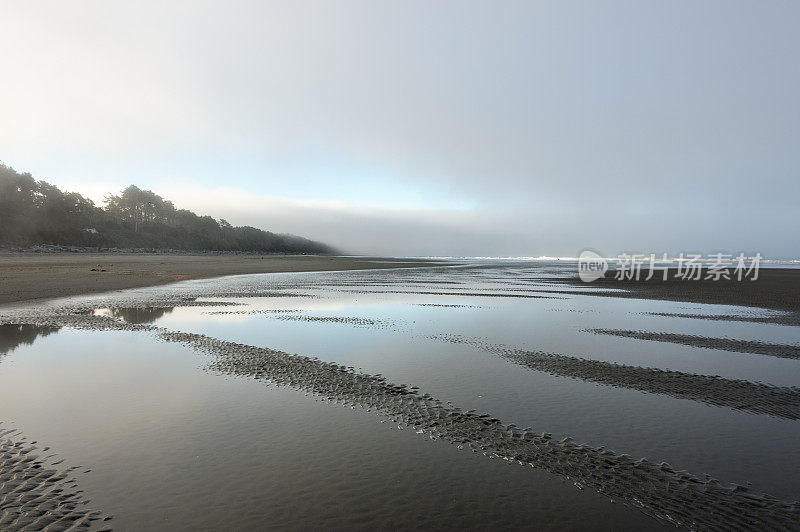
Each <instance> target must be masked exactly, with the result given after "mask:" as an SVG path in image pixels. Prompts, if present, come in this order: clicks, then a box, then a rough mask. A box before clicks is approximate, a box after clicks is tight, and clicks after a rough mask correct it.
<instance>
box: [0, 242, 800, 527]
mask: <svg viewBox="0 0 800 532" xmlns="http://www.w3.org/2000/svg"><path fill="white" fill-rule="evenodd" d="M34 258H38V257H34ZM68 258H69V259H71V260H76V261H77V262H76V263H74V264H71V265H69V264H68V265H67V266H65V267H64V268H65V271H68V269H69V267H72V268H74V270H73V271H76V272H78V271H79V270H81V269H85V267H86V266H91V267H94V268H96V267H97V264H101V263H100V262H96V264H95V265H91V264H89V263H86V262H80V261H85V260H86V259H85V258H84V257H78V258H75V259H72V257H68ZM117 258H118V257H117V256H114V257H113V259H117ZM123 258H124V257H123ZM217 258H218V257H187V258H186V259H184V260H185V261H186V262H187V263H188V264H190V265H191V267H196V268H202V265H203V264H205V262H204V261H209V262H210V263H213V261H214V260H216V259H217ZM222 258H223V259H227V257H222ZM47 259H48V257H45V260H47ZM78 259H80V260H78ZM232 259H236V260H241V261H242V263H244V264H245V266H241V265H240V266H237V267H242V268H245V267H253V268H256V269H258V268H257V267H256V266H252V264H250V265H248V264H247V260H251V261H253V262H255V261H259V260H261V259H258V258H255V257H253V258H250V257H233V258H232ZM61 260H65V261H66V259H61ZM136 260H138V261H140V262H139V266H137V265H135V264H133V263H134V262H135V261H136ZM158 260H159V257H157V256H156V257H150V256H147V257H144V258H141V257H132V258H131V262H130V263H128V264H129V265H128V266H127V267H128V268H129V269H135V268H141V269H142V270H146V271H148V272H150V275H153V273H152V272H154V271H159V272H167V271H172V272H175V273H173V275H188V273H187V272H190V271H191V268H190V266H184V265H181V264H177V265H176V264H160V263H159V262H157V261H158ZM161 260H164V259H163V258H161ZM264 260H265V261H267V260H268V259H264ZM281 260H284V261H286V262H284V263H283V264H281V263H280V261H281ZM325 260H329V258H326V257H308V258H306V257H298V258H294V257H285V258H283V257H281V258H277V259H276V260H275V262H273V263H271V265H272V266H274V267H275V268H276V270H277V271H275V272H274V273H268V274H264V275H234V276H222V277H216V278H211V277H208V275H204V274H203V272H200V273H196V272H195V273H194V277H195V278H194V279H186V280H182V281H178V282H174V283H163V284H158V286H151V285H152V284H155V283H162V282H163V279H159V278H157V279H156V281H155V282H150V283H149V284H148V285H144V286H138V287H134V288H131V289H127V290H116V291H113V292H98V293H94V292H93V293H88V294H84V295H78V296H73V297H68V298H62V299H50V300H37V301H27V302H21V303H17V304H13V305H6V306H5V307H3V308H0V339H1V340H2V342H0V481H4V482H6V483H9V482H10V483H12V484H13V483H14V482H15V479H17V478H25V479H26V480H25V483H24V484H23V485H21V489H19V490H15V491H14V492H13V494H12V497H11V498H9V499H8V500H9V501H10V502H11V503H13V504H11V505H9V506H7V509H6V510H4V511H0V525H4V524H8V525H11V526H12V527H18V528H19V527H21V526H22V525H26V524H28V525H30V524H33V525H35V526H43V525H45V524H47V523H52V522H55V521H58V522H60V523H66V524H70V525H73V526H84V525H86V526H87V527H89V528H91V529H110V528H119V529H129V528H137V527H146V528H149V529H154V530H160V529H163V530H167V529H175V528H206V529H223V528H240V529H242V528H244V529H246V528H256V527H259V526H263V524H264V523H271V524H273V525H274V526H276V527H286V528H343V529H344V528H347V529H351V528H356V527H369V528H374V529H393V528H411V527H414V528H425V529H432V530H436V529H447V528H451V527H453V526H458V527H463V528H481V529H520V528H531V527H535V528H537V529H544V530H565V529H569V530H575V529H596V528H614V529H637V530H645V529H661V528H662V527H663V525H670V526H678V527H685V528H693V529H698V528H699V529H717V528H747V527H754V526H755V527H759V528H762V529H795V528H798V526H800V508H798V506H797V504H796V503H793V502H791V501H795V500H797V499H798V498H800V486H798V484H797V482H796V476H795V475H794V474H787V471H794V470H796V469H797V468H798V467H800V454H798V452H797V450H796V441H797V440H798V438H800V424H799V422H798V420H800V387H799V386H798V384H800V371H799V367H798V361H800V341H799V339H800V334H798V326H797V322H796V321H795V314H796V309H795V307H793V306H792V304H791V301H788V300H786V299H785V297H784V294H785V293H792V290H796V283H797V282H798V280H800V277H798V275H797V271H796V270H788V269H787V270H762V271H761V272H760V275H761V276H760V279H759V280H758V281H755V282H752V283H750V284H746V285H745V284H744V283H742V284H739V285H737V284H732V283H731V284H724V283H723V284H719V285H715V284H713V283H703V282H701V283H698V284H697V285H693V286H683V285H680V284H676V285H671V284H670V283H660V284H659V283H656V284H647V283H644V282H642V283H641V284H635V283H633V282H630V283H628V282H625V281H614V280H613V279H609V280H607V281H602V282H595V283H588V284H584V283H577V282H576V281H575V272H576V268H577V265H576V264H564V263H560V262H556V261H552V262H548V261H539V262H535V261H481V260H460V261H456V260H450V261H442V262H437V263H434V264H425V263H422V262H418V261H405V260H396V261H387V262H382V261H385V259H355V263H354V264H356V265H357V267H360V268H362V269H353V270H344V269H340V270H338V271H337V270H336V269H335V268H325V269H321V271H308V272H302V271H301V272H298V271H295V272H294V273H291V272H290V271H287V270H289V268H288V266H295V267H308V268H313V267H314V266H319V265H320V264H321V265H324V264H325V263H324V261H325ZM348 260H349V259H348ZM292 261H294V262H292ZM304 261H307V262H304ZM337 261H338V262H337ZM371 261H376V262H371ZM67 262H69V261H67ZM175 262H176V263H177V262H178V261H175ZM231 262H232V263H234V262H235V260H232V261H231ZM332 262H333V263H334V264H335V265H336V266H339V267H341V268H344V267H345V266H346V265H347V264H348V263H347V262H346V259H345V258H339V257H335V258H333V259H332ZM110 264H111V263H110V259H109V266H110ZM114 264H117V262H114ZM217 264H218V266H217V267H218V268H220V269H222V268H223V267H227V266H226V265H225V264H223V263H222V262H220V263H217ZM376 264H377V265H379V266H381V267H382V268H381V267H376V268H368V266H371V265H376ZM399 265H402V266H403V267H397V266H399ZM257 266H258V264H257ZM386 266H390V268H387V267H386ZM391 266H394V268H391ZM410 266H416V267H410ZM106 269H107V270H108V268H106ZM81 271H82V270H81ZM92 273H94V272H92ZM101 273H107V272H101ZM205 273H208V272H205ZM243 273H252V272H243ZM48 282H50V281H48ZM675 283H678V282H677V281H675ZM79 287H80V286H79V285H75V287H73V288H74V289H77V288H79ZM631 427H636V430H631ZM34 441H35V442H36V443H34ZM774 456H781V457H782V458H781V461H775V460H773V459H771V457H774ZM62 460H63V461H64V462H62ZM509 466H512V467H509ZM7 485H11V484H7ZM53 489H59V490H60V491H58V492H54V491H53ZM19 508H25V511H21V510H19Z"/></svg>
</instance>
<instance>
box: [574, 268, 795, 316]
mask: <svg viewBox="0 0 800 532" xmlns="http://www.w3.org/2000/svg"><path fill="white" fill-rule="evenodd" d="M675 273H676V270H670V273H669V275H668V278H667V280H666V281H664V280H662V278H661V275H663V274H661V273H660V272H657V273H656V274H655V276H654V278H653V279H651V280H649V281H645V280H644V279H646V278H647V275H648V271H647V270H642V274H641V279H640V280H638V281H637V280H617V279H614V278H613V276H611V272H609V273H607V274H606V277H605V278H602V279H597V280H596V281H593V282H591V283H584V282H582V281H581V280H580V279H578V278H577V276H576V277H574V278H570V279H568V280H567V284H570V285H573V286H582V287H585V288H591V289H592V290H593V294H594V295H602V296H606V297H633V298H641V299H657V300H667V301H686V302H691V303H705V304H712V305H740V306H743V307H758V308H764V309H769V310H778V311H782V312H786V313H789V314H792V315H793V321H795V322H798V321H800V318H799V317H798V316H800V269H795V268H762V269H761V270H760V271H759V272H758V279H757V280H755V281H750V280H743V281H736V280H725V279H720V280H719V281H713V280H706V279H701V280H699V281H688V280H682V279H679V278H676V277H675ZM598 289H614V290H613V291H612V290H598ZM619 289H621V290H623V291H616V290H619Z"/></svg>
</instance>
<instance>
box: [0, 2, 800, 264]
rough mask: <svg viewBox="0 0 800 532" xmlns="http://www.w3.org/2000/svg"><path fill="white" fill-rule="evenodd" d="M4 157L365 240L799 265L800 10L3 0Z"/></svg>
mask: <svg viewBox="0 0 800 532" xmlns="http://www.w3.org/2000/svg"><path fill="white" fill-rule="evenodd" d="M0 20H2V28H3V30H2V31H0V50H3V52H2V53H0V161H2V162H4V163H5V164H8V165H10V166H12V167H14V168H15V169H17V170H19V171H27V172H31V173H32V174H33V175H34V176H35V177H36V178H37V179H44V180H46V181H48V182H50V183H53V184H55V185H57V186H59V187H62V188H66V189H68V190H70V191H76V192H80V193H82V194H84V195H87V196H89V197H90V198H92V199H93V200H95V201H96V202H98V203H99V202H101V201H102V198H103V196H104V195H105V194H108V193H117V192H119V191H120V190H121V189H122V188H124V187H125V186H127V185H129V184H136V185H137V186H139V187H141V188H146V189H151V190H153V191H154V192H156V193H158V194H160V195H162V196H164V197H166V198H169V199H171V200H172V201H173V202H174V203H175V205H176V206H178V207H181V208H188V209H191V210H194V211H195V212H197V213H199V214H209V215H211V216H214V217H216V218H225V219H226V220H228V221H229V222H231V223H233V224H234V225H245V224H246V225H253V226H256V227H260V228H263V229H267V230H271V231H275V232H290V233H295V234H299V235H302V236H306V237H308V238H313V239H317V240H321V241H324V242H326V243H329V244H332V245H334V246H337V247H339V248H340V249H342V250H344V251H347V252H350V253H357V254H383V255H435V256H452V255H455V256H543V255H546V256H572V257H574V256H577V255H578V254H579V253H580V251H581V250H583V249H585V248H592V249H595V250H598V251H600V252H601V253H602V254H604V255H607V256H615V255H617V254H618V253H621V252H637V253H646V254H649V253H658V254H661V253H663V252H668V253H670V254H677V253H680V252H696V253H703V254H711V253H717V252H727V253H735V254H738V253H739V252H747V253H755V252H760V253H761V254H762V255H765V256H771V257H797V256H800V249H798V244H800V238H798V236H797V235H798V234H800V216H798V214H800V212H799V211H800V209H798V206H797V202H798V197H800V98H799V97H798V94H800V60H798V57H800V32H798V31H797V27H798V23H800V2H797V1H794V0H786V1H781V0H771V1H769V2H753V1H736V0H719V1H712V0H691V1H689V0H676V1H673V2H663V1H647V0H632V1H615V0H606V1H602V2H601V1H586V2H582V1H571V0H559V1H552V2H550V1H534V0H529V1H525V2H514V1H491V2H490V1H469V0H465V1H455V0H453V1H436V0H425V1H415V0H411V1H404V2H396V1H394V2H388V1H382V0H370V1H364V2H356V1H349V0H337V1H331V0H325V1H318V2H309V1H305V0H297V1H292V2H285V1H275V2H268V1H254V2H241V1H230V0H227V1H224V2H223V1H216V2H202V1H191V2H180V1H170V2H164V1H158V2H151V1H142V0H137V1H135V2H127V1H115V2H107V1H80V2H78V1H63V0H58V1H52V2H48V1H36V2H27V1H24V0H19V1H7V0H0Z"/></svg>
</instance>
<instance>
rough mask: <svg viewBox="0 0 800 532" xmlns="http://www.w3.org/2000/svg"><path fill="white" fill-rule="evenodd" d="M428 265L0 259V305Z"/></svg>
mask: <svg viewBox="0 0 800 532" xmlns="http://www.w3.org/2000/svg"><path fill="white" fill-rule="evenodd" d="M432 264H436V263H435V262H433V261H424V260H415V259H391V258H375V257H334V256H321V255H189V254H186V255H184V254H132V253H131V254H127V253H126V254H122V253H115V254H103V253H101V254H96V253H76V254H69V253H53V254H34V253H0V305H4V304H8V303H17V302H23V301H35V300H41V299H51V298H56V297H66V296H74V295H81V294H89V293H97V292H108V291H111V290H122V289H126V288H140V287H144V286H154V285H161V284H166V283H171V282H175V281H183V280H187V279H203V278H208V277H219V276H222V275H238V274H251V273H279V272H281V273H282V272H313V271H339V270H364V269H372V268H400V267H406V268H407V267H415V266H427V265H432Z"/></svg>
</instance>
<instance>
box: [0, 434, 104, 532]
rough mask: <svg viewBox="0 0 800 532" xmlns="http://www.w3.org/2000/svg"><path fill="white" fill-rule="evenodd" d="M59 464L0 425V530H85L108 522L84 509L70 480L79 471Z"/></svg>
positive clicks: (79, 494)
mask: <svg viewBox="0 0 800 532" xmlns="http://www.w3.org/2000/svg"><path fill="white" fill-rule="evenodd" d="M44 451H45V452H46V451H47V449H46V448H45V449H44ZM59 463H61V461H60V460H55V459H53V458H52V456H44V457H43V456H40V454H39V451H38V449H37V448H36V446H35V445H34V444H33V443H30V442H27V441H26V439H25V438H24V437H23V436H21V435H20V434H19V432H17V431H16V430H13V429H3V427H2V426H1V425H0V530H89V529H98V523H103V522H105V521H107V520H108V519H109V517H108V516H104V515H103V514H102V513H101V512H99V511H96V510H91V509H90V508H89V507H88V506H87V503H88V501H87V500H85V499H84V497H83V495H82V492H81V491H80V490H79V489H78V487H77V480H76V479H75V477H74V476H73V475H74V474H77V473H78V470H79V468H78V467H74V466H73V467H69V468H67V469H60V468H58V467H57V466H58V464H59Z"/></svg>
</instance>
